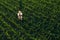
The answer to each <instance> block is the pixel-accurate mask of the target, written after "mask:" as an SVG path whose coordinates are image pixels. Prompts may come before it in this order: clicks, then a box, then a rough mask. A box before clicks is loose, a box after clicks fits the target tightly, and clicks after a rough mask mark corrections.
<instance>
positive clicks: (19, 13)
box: [17, 11, 22, 20]
mask: <svg viewBox="0 0 60 40" xmlns="http://www.w3.org/2000/svg"><path fill="white" fill-rule="evenodd" d="M17 15H18V19H19V20H22V12H21V11H18V14H17Z"/></svg>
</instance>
